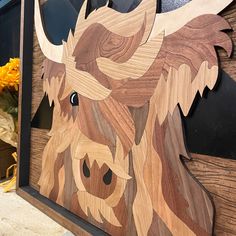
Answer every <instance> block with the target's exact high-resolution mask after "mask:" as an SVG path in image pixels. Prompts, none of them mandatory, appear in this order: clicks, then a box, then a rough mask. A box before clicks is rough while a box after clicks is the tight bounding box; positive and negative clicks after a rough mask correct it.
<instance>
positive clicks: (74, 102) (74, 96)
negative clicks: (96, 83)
mask: <svg viewBox="0 0 236 236" xmlns="http://www.w3.org/2000/svg"><path fill="white" fill-rule="evenodd" d="M70 103H71V105H72V106H78V105H79V97H78V93H76V92H73V93H72V94H71V95H70Z"/></svg>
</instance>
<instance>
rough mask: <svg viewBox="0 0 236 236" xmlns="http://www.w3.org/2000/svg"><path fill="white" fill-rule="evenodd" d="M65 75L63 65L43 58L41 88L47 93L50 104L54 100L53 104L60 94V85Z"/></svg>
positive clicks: (61, 85)
mask: <svg viewBox="0 0 236 236" xmlns="http://www.w3.org/2000/svg"><path fill="white" fill-rule="evenodd" d="M64 76H65V65H64V64H60V63H56V62H53V61H51V60H48V59H46V60H44V62H43V66H42V80H43V90H44V92H45V93H46V94H47V95H48V100H49V103H50V105H52V102H53V101H54V103H55V105H57V103H58V99H59V97H60V96H61V94H62V87H63V82H64V80H63V79H64Z"/></svg>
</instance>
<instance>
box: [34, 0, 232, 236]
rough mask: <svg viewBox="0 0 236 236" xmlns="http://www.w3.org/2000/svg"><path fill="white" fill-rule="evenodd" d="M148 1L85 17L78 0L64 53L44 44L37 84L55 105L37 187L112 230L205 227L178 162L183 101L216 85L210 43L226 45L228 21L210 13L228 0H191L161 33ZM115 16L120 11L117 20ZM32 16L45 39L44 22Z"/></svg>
mask: <svg viewBox="0 0 236 236" xmlns="http://www.w3.org/2000/svg"><path fill="white" fill-rule="evenodd" d="M36 2H37V1H36ZM155 2H156V1H152V0H143V1H142V2H141V4H140V6H139V7H137V9H135V10H134V12H131V13H128V14H118V13H117V12H115V11H113V10H111V9H110V10H109V9H108V7H107V6H105V7H104V8H102V9H100V10H97V11H96V12H93V13H92V14H91V15H90V16H89V17H88V19H85V18H84V16H83V15H84V14H85V10H86V8H85V6H86V4H84V5H83V7H82V10H81V12H80V16H79V19H78V23H77V26H76V29H75V32H74V34H72V32H70V35H69V37H68V41H67V42H64V44H63V55H62V56H61V57H60V58H59V56H58V54H57V55H56V56H58V58H57V60H54V57H55V55H53V53H51V52H52V51H50V50H49V51H48V52H50V53H49V54H45V55H46V56H47V57H48V59H46V60H45V61H44V63H43V73H42V78H43V86H44V91H45V92H46V94H47V96H48V97H49V101H50V104H51V105H52V104H54V114H53V123H52V128H51V130H50V132H49V134H48V135H49V140H48V142H47V144H46V146H45V148H44V151H43V154H42V172H41V176H40V180H39V187H40V193H41V194H42V195H44V196H46V197H48V198H49V199H51V200H53V201H54V202H56V203H58V204H60V205H62V206H63V207H65V208H66V209H68V210H70V211H71V212H73V213H75V214H76V215H78V216H80V217H82V218H84V219H85V220H87V221H89V222H90V223H92V224H94V225H96V226H98V227H99V228H101V229H103V230H104V231H106V232H108V233H109V234H111V235H176V236H177V235H198V236H210V235H212V232H213V216H214V210H213V203H212V201H211V199H210V197H209V195H208V193H207V192H206V191H205V189H204V188H203V187H202V186H201V185H200V184H199V183H198V182H197V181H196V180H195V178H194V177H193V176H192V175H191V174H190V173H189V171H188V170H187V168H186V167H185V166H184V164H183V159H188V160H190V159H191V157H190V156H189V154H188V153H187V151H186V147H185V144H184V137H183V131H182V124H181V118H180V109H181V110H182V112H183V114H184V115H188V112H189V110H190V108H191V105H192V103H193V100H194V98H195V96H196V94H197V92H199V93H200V94H201V95H202V93H203V91H204V89H205V87H208V88H209V89H213V87H214V85H215V83H216V80H217V76H218V61H217V56H216V52H215V48H214V47H215V46H220V47H222V48H224V49H225V50H226V52H227V54H228V55H230V53H231V50H232V44H231V41H230V39H229V37H228V36H227V35H226V34H225V33H223V32H222V30H225V29H229V28H230V27H229V25H228V23H227V22H226V21H225V20H224V19H223V18H221V17H220V16H217V15H212V14H207V13H218V12H219V11H220V10H223V8H224V7H226V6H227V5H228V4H229V2H230V1H229V2H227V1H225V4H223V5H222V1H220V2H218V1H215V5H216V6H214V8H213V9H212V12H211V9H209V11H208V9H204V10H203V9H202V7H203V6H202V5H201V6H199V12H203V13H206V15H201V14H202V13H199V14H196V12H197V9H194V12H195V15H196V18H194V19H190V20H189V21H187V20H186V15H185V16H184V17H185V19H181V20H180V22H185V23H184V24H183V25H181V26H178V27H177V26H176V27H177V28H176V29H174V30H173V28H172V29H170V31H168V29H167V28H163V29H162V31H160V32H158V33H156V24H157V23H156V21H155V13H154V9H155ZM192 2H194V3H196V2H197V0H193V1H192ZM199 2H200V1H199ZM210 2H211V1H210ZM191 4H192V3H191ZM191 4H189V10H191V8H190V6H191ZM210 6H211V5H210V4H209V5H207V7H209V8H210ZM37 7H38V6H36V8H37ZM218 8H219V9H218ZM36 10H37V9H36ZM180 10H181V9H180ZM180 10H178V14H179V11H180ZM183 11H184V12H185V11H186V6H185V7H184V8H183ZM37 12H38V11H37ZM114 16H116V17H117V19H116V20H119V19H120V20H122V21H120V22H118V24H117V26H113V25H114V20H115V19H114ZM173 16H174V15H172V17H173ZM35 17H36V18H40V16H39V12H38V13H37V14H36V16H35ZM132 17H134V19H135V22H136V23H135V25H134V27H133V28H132V30H131V28H130V25H131V23H132V22H133V21H132ZM158 17H160V16H156V18H157V19H158ZM170 17H171V16H170ZM104 19H106V20H104ZM40 20H41V19H40ZM170 20H171V19H170ZM123 21H126V25H127V28H125V25H124V22H123ZM173 21H174V18H173ZM105 22H106V23H105ZM35 23H36V28H37V24H39V29H38V30H37V33H38V32H39V31H40V35H39V36H38V37H39V41H42V40H43V37H44V36H43V34H42V30H43V29H42V23H41V22H40V21H39V20H36V22H35ZM158 24H159V23H158ZM166 25H168V24H166ZM152 30H155V32H154V31H152ZM171 30H173V32H171ZM153 32H154V33H153ZM169 32H171V33H169ZM39 43H40V42H39ZM46 43H47V45H46V44H41V43H40V45H41V47H45V45H46V47H48V49H49V48H50V49H52V48H53V47H51V45H50V43H49V42H47V41H46ZM46 50H47V49H45V48H44V50H43V52H45V51H46ZM57 53H58V51H57ZM75 93H77V96H78V104H77V105H76V106H74V105H73V104H72V103H71V94H75ZM177 105H179V107H178V106H177Z"/></svg>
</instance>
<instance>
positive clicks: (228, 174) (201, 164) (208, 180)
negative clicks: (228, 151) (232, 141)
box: [186, 154, 236, 236]
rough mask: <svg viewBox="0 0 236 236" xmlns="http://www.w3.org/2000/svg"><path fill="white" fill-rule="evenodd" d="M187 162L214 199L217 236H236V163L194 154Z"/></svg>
mask: <svg viewBox="0 0 236 236" xmlns="http://www.w3.org/2000/svg"><path fill="white" fill-rule="evenodd" d="M191 156H192V157H193V160H191V161H189V162H186V165H187V167H188V168H189V170H190V171H191V173H192V174H193V175H194V176H195V177H196V178H197V179H198V180H199V181H200V183H201V184H203V186H204V187H205V188H206V189H207V190H208V191H209V193H210V194H211V196H212V197H213V201H214V204H215V210H216V221H215V235H217V236H218V235H219V236H220V235H222V236H224V235H227V236H231V235H232V236H233V235H236V219H235V217H234V216H235V214H236V205H235V202H236V161H234V160H225V159H222V158H217V157H210V156H204V155H200V154H192V155H191Z"/></svg>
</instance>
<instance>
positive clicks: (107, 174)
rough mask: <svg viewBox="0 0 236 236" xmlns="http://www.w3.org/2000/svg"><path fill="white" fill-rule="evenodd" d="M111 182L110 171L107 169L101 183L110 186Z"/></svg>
mask: <svg viewBox="0 0 236 236" xmlns="http://www.w3.org/2000/svg"><path fill="white" fill-rule="evenodd" d="M111 181H112V171H111V169H109V170H108V171H107V172H106V174H105V175H104V176H103V182H104V184H106V185H110V184H111Z"/></svg>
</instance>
